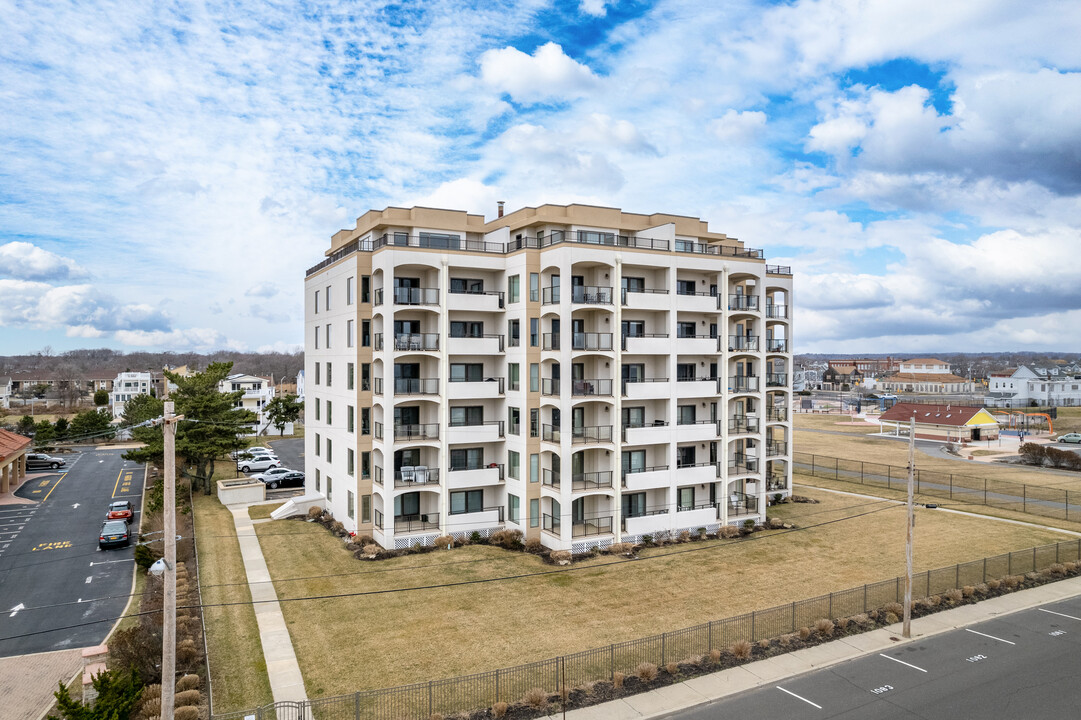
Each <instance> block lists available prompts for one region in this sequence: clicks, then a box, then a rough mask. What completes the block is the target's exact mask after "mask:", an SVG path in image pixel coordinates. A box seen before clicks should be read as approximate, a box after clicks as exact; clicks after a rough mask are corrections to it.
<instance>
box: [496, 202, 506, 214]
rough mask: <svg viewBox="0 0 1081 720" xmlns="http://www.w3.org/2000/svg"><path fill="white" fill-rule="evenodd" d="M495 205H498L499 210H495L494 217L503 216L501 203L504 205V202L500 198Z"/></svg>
mask: <svg viewBox="0 0 1081 720" xmlns="http://www.w3.org/2000/svg"><path fill="white" fill-rule="evenodd" d="M496 205H498V206H499V210H498V211H497V214H496V217H497V218H501V217H503V205H504V202H503V201H502V200H499V201H498V202H496Z"/></svg>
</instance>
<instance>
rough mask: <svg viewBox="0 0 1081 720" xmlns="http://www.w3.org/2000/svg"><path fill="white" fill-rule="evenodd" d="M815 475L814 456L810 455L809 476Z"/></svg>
mask: <svg viewBox="0 0 1081 720" xmlns="http://www.w3.org/2000/svg"><path fill="white" fill-rule="evenodd" d="M814 476H815V456H814V455H813V454H812V455H811V477H814Z"/></svg>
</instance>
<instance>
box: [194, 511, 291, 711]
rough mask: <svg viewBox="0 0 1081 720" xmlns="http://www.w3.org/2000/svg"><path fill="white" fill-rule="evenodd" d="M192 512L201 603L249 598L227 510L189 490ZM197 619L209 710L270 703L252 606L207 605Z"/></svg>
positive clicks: (242, 566) (261, 650)
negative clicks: (203, 640) (205, 657)
mask: <svg viewBox="0 0 1081 720" xmlns="http://www.w3.org/2000/svg"><path fill="white" fill-rule="evenodd" d="M194 512H195V527H196V539H197V543H198V547H199V561H200V562H199V584H200V586H201V588H202V595H203V603H204V604H211V603H221V602H246V601H250V600H251V593H250V592H249V591H248V586H247V584H246V583H244V580H245V577H246V576H245V573H244V563H243V561H242V560H241V557H240V544H239V543H238V542H237V539H236V529H235V527H234V525H233V516H232V514H230V512H229V511H228V510H227V509H225V507H224V506H223V505H221V503H219V502H218V499H217V498H216V497H212V496H206V495H203V494H202V493H196V494H195V505H194ZM203 617H204V620H205V622H206V632H207V644H208V649H209V651H210V677H211V680H212V687H213V693H214V712H215V713H218V712H229V711H232V710H246V709H249V708H252V707H255V706H256V705H263V704H266V703H268V702H270V701H271V700H272V697H271V694H270V681H269V680H268V679H267V674H266V663H265V662H264V661H263V649H262V646H261V644H260V642H259V628H258V626H257V625H256V622H255V610H254V609H253V608H252V606H251V605H237V606H232V607H208V608H205V609H204V611H203Z"/></svg>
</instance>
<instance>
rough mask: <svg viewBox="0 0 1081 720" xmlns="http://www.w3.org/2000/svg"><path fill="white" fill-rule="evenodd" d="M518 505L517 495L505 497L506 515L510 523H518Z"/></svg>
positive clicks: (519, 513) (519, 512)
mask: <svg viewBox="0 0 1081 720" xmlns="http://www.w3.org/2000/svg"><path fill="white" fill-rule="evenodd" d="M520 503H521V501H520V500H519V499H518V496H517V495H507V515H508V516H509V517H510V521H511V522H514V523H516V522H520V520H519V517H520V515H521V508H520Z"/></svg>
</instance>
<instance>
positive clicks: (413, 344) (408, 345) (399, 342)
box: [394, 333, 439, 351]
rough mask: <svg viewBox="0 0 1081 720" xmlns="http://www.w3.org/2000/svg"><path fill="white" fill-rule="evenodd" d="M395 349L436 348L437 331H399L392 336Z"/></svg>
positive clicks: (437, 344) (437, 342) (437, 340)
mask: <svg viewBox="0 0 1081 720" xmlns="http://www.w3.org/2000/svg"><path fill="white" fill-rule="evenodd" d="M394 349H395V350H406V351H409V350H438V349H439V333H399V334H397V335H395V336H394Z"/></svg>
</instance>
